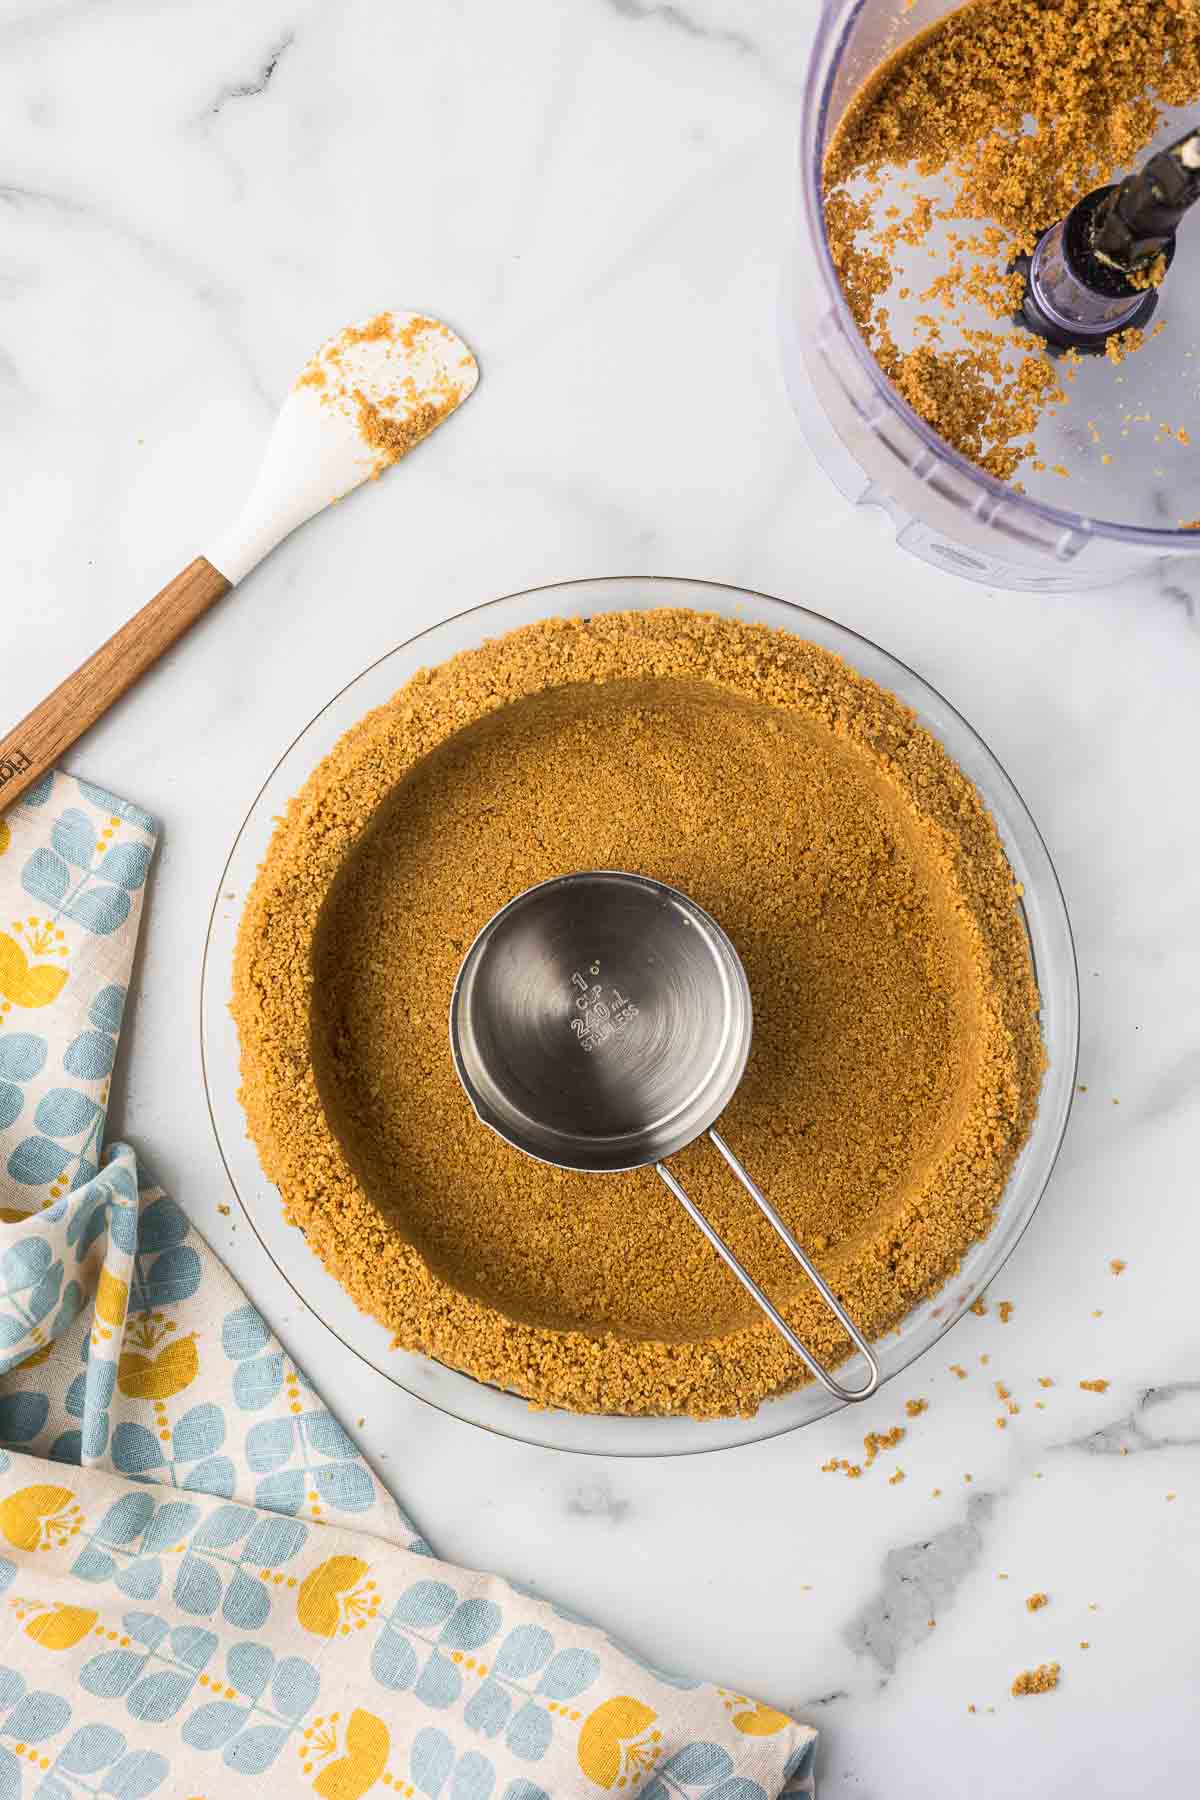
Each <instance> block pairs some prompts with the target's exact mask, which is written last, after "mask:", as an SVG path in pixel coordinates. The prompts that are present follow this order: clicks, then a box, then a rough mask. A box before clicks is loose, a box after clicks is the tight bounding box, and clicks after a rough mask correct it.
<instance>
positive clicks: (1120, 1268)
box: [1108, 1256, 1129, 1275]
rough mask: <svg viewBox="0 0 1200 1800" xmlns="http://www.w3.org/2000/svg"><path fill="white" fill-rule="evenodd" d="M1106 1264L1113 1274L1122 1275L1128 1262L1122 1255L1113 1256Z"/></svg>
mask: <svg viewBox="0 0 1200 1800" xmlns="http://www.w3.org/2000/svg"><path fill="white" fill-rule="evenodd" d="M1108 1266H1109V1268H1110V1269H1111V1270H1112V1272H1113V1274H1114V1275H1123V1274H1124V1273H1125V1270H1126V1269H1127V1268H1128V1267H1129V1264H1128V1263H1127V1262H1126V1261H1125V1259H1124V1257H1121V1256H1114V1257H1113V1259H1112V1261H1111V1262H1110V1263H1109V1265H1108Z"/></svg>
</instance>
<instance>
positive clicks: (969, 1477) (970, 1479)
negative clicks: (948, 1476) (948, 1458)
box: [963, 1475, 975, 1481]
mask: <svg viewBox="0 0 1200 1800" xmlns="http://www.w3.org/2000/svg"><path fill="white" fill-rule="evenodd" d="M974 1479H975V1477H974V1476H973V1475H964V1476H963V1480H964V1481H974Z"/></svg>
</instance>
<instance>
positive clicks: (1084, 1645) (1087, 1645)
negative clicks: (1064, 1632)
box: [1079, 1638, 1092, 1650]
mask: <svg viewBox="0 0 1200 1800" xmlns="http://www.w3.org/2000/svg"><path fill="white" fill-rule="evenodd" d="M1091 1647H1092V1646H1091V1644H1090V1643H1089V1642H1088V1640H1087V1638H1080V1640H1079V1648H1080V1649H1081V1650H1090V1649H1091Z"/></svg>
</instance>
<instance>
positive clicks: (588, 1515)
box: [566, 1481, 632, 1525]
mask: <svg viewBox="0 0 1200 1800" xmlns="http://www.w3.org/2000/svg"><path fill="white" fill-rule="evenodd" d="M566 1511H567V1513H568V1515H569V1516H570V1517H571V1518H573V1519H607V1520H608V1523H609V1524H610V1525H620V1524H621V1523H622V1521H623V1520H624V1519H627V1518H628V1517H629V1514H630V1512H631V1511H632V1502H631V1501H629V1500H622V1499H620V1498H619V1497H618V1496H617V1495H616V1494H614V1493H613V1491H612V1488H611V1487H610V1486H609V1484H608V1482H607V1481H589V1482H588V1483H587V1484H586V1486H584V1487H577V1488H576V1489H575V1491H574V1492H573V1493H571V1494H569V1495H568V1496H567V1503H566Z"/></svg>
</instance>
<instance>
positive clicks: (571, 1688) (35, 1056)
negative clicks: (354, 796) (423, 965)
mask: <svg viewBox="0 0 1200 1800" xmlns="http://www.w3.org/2000/svg"><path fill="white" fill-rule="evenodd" d="M156 835H157V828H156V825H155V821H154V820H153V819H152V818H151V817H150V816H149V815H148V814H147V813H145V812H143V811H141V809H140V808H138V807H136V806H131V805H129V804H128V803H126V802H124V801H121V800H118V799H116V798H115V797H114V796H113V795H111V794H109V793H106V792H105V791H104V790H103V789H101V788H98V787H95V786H93V785H92V784H91V783H89V782H86V781H82V780H78V779H76V778H75V777H73V776H69V775H65V774H56V775H53V776H46V777H45V778H44V779H43V780H41V781H40V782H38V783H37V784H36V785H35V786H34V787H32V788H31V789H29V791H28V792H27V793H26V794H25V795H24V797H23V798H22V800H21V801H20V802H18V803H17V805H16V806H14V807H13V808H12V809H11V810H10V811H9V812H8V814H7V815H5V816H4V817H3V818H0V1443H3V1445H4V1446H5V1448H4V1449H3V1450H0V1800H14V1797H16V1796H24V1795H31V1796H32V1795H38V1796H42V1797H43V1800H75V1797H78V1796H84V1795H87V1796H108V1797H111V1800H142V1797H143V1796H148V1795H159V1796H162V1797H163V1800H167V1797H171V1800H174V1797H175V1796H179V1797H180V1800H189V1797H190V1800H211V1797H212V1796H215V1795H217V1794H218V1793H219V1794H221V1795H222V1796H223V1797H224V1796H228V1797H229V1800H236V1797H237V1796H238V1795H240V1794H245V1795H247V1796H249V1795H254V1794H257V1793H259V1792H261V1791H262V1790H263V1788H264V1786H265V1785H266V1784H268V1783H269V1785H270V1788H271V1791H272V1792H273V1793H274V1794H276V1795H278V1796H281V1797H284V1796H286V1797H291V1796H305V1797H307V1796H310V1795H313V1794H315V1795H318V1796H320V1797H321V1800H360V1797H361V1796H364V1795H368V1794H370V1795H374V1796H383V1795H385V1794H388V1795H394V1794H402V1795H406V1796H412V1795H416V1794H421V1795H426V1796H429V1800H438V1797H442V1800H549V1797H551V1796H563V1795H584V1796H592V1797H596V1800H599V1797H600V1796H602V1795H604V1794H614V1795H615V1794H617V1793H621V1794H623V1795H624V1796H625V1797H626V1800H628V1796H630V1795H632V1794H633V1793H636V1794H638V1795H639V1797H640V1800H771V1797H773V1796H776V1795H781V1794H786V1795H788V1796H789V1797H791V1796H798V1795H801V1794H808V1795H811V1794H812V1792H813V1777H812V1763H813V1756H814V1752H815V1733H814V1732H813V1731H812V1730H811V1729H810V1728H808V1727H807V1726H803V1725H800V1724H797V1723H796V1722H795V1721H794V1720H792V1719H790V1718H788V1717H787V1716H786V1715H785V1714H784V1713H782V1712H778V1711H776V1710H774V1709H773V1708H771V1707H768V1706H765V1705H762V1704H761V1703H758V1702H756V1701H754V1700H753V1699H751V1698H749V1697H748V1696H746V1695H744V1694H740V1693H737V1692H734V1691H733V1690H732V1689H727V1688H720V1687H715V1686H710V1685H707V1684H704V1683H701V1682H698V1681H693V1680H690V1679H687V1678H684V1677H682V1676H675V1675H669V1674H666V1673H664V1672H663V1671H661V1670H658V1669H654V1668H652V1667H650V1666H649V1665H648V1664H646V1663H645V1662H643V1661H642V1660H641V1659H640V1658H638V1657H637V1656H635V1655H634V1653H633V1652H632V1651H630V1650H628V1649H624V1648H621V1647H619V1646H618V1645H617V1644H615V1643H614V1642H613V1641H612V1640H611V1639H610V1638H608V1637H607V1636H606V1635H605V1634H604V1633H603V1632H601V1631H598V1630H597V1629H595V1627H593V1626H590V1625H588V1624H587V1622H586V1621H585V1620H582V1619H580V1618H578V1617H577V1616H576V1615H575V1614H573V1613H569V1612H565V1611H562V1610H560V1609H558V1608H556V1607H555V1606H553V1605H551V1604H549V1603H547V1602H545V1601H542V1600H538V1599H535V1598H534V1597H532V1596H531V1595H530V1594H528V1593H525V1592H522V1591H521V1590H519V1589H518V1588H516V1587H514V1586H513V1585H512V1584H510V1583H506V1582H504V1581H501V1580H498V1579H497V1578H496V1577H494V1576H489V1575H485V1574H475V1573H470V1572H468V1571H466V1570H463V1569H459V1568H456V1567H453V1566H451V1565H448V1564H445V1563H440V1562H438V1561H437V1560H436V1559H435V1557H434V1555H433V1552H432V1551H431V1550H430V1548H429V1546H428V1545H427V1544H426V1543H425V1542H424V1541H423V1540H422V1539H421V1538H420V1537H419V1536H418V1534H417V1533H416V1531H415V1530H414V1529H413V1527H412V1525H411V1524H410V1523H409V1522H408V1520H406V1519H405V1517H404V1515H403V1513H402V1512H401V1511H400V1509H399V1508H398V1506H397V1505H396V1503H395V1501H394V1500H393V1499H392V1498H391V1496H390V1495H389V1494H388V1493H387V1492H386V1491H385V1490H384V1489H383V1488H382V1487H381V1485H380V1484H379V1482H378V1481H377V1480H376V1478H375V1476H374V1474H373V1473H372V1471H371V1470H370V1468H369V1467H368V1466H367V1464H366V1463H365V1462H364V1460H363V1459H362V1457H361V1456H360V1455H359V1453H358V1451H357V1449H356V1447H355V1445H354V1443H353V1441H352V1440H351V1438H350V1437H349V1436H348V1435H347V1434H346V1432H345V1431H344V1430H343V1429H342V1428H341V1426H340V1425H339V1424H338V1422H337V1421H336V1420H335V1419H334V1418H333V1416H332V1415H331V1414H330V1413H329V1412H328V1411H327V1410H326V1408H325V1406H324V1405H323V1404H322V1401H321V1399H320V1396H319V1395H318V1394H317V1393H316V1391H315V1390H314V1388H313V1386H312V1384H311V1383H310V1382H309V1380H308V1378H307V1377H306V1375H305V1373H304V1371H303V1370H302V1369H301V1368H300V1367H299V1366H298V1365H297V1364H296V1363H294V1362H293V1361H292V1360H291V1358H290V1357H289V1356H288V1355H287V1354H286V1353H285V1351H284V1350H283V1348H282V1347H281V1345H280V1344H279V1342H278V1341H277V1339H276V1338H275V1337H274V1335H273V1333H272V1332H271V1329H270V1327H269V1326H268V1325H267V1323H266V1322H265V1320H264V1319H263V1318H262V1316H261V1315H260V1314H259V1313H258V1312H257V1311H256V1310H255V1308H254V1307H253V1306H251V1305H249V1304H248V1303H247V1301H246V1298H245V1296H244V1294H242V1293H241V1292H240V1290H239V1289H238V1287H237V1285H236V1283H235V1282H234V1281H233V1279H232V1277H231V1276H230V1275H229V1273H228V1271H227V1270H226V1269H225V1268H224V1267H223V1265H222V1264H221V1262H220V1261H219V1260H218V1258H217V1257H216V1256H215V1255H214V1254H213V1252H212V1251H211V1250H210V1249H209V1248H208V1246H207V1245H206V1244H205V1243H204V1241H203V1239H202V1238H201V1237H200V1235H199V1233H198V1232H197V1231H196V1230H195V1228H194V1227H193V1226H192V1225H191V1224H190V1223H189V1220H188V1218H187V1215H186V1213H185V1212H184V1210H183V1209H182V1208H181V1207H180V1206H179V1205H178V1204H177V1203H176V1202H175V1201H174V1200H173V1199H171V1198H170V1197H169V1196H168V1195H166V1194H164V1193H162V1192H161V1191H160V1190H159V1189H158V1188H156V1187H154V1186H153V1184H152V1183H151V1181H150V1180H149V1178H148V1176H147V1174H146V1171H145V1169H144V1168H140V1167H139V1163H138V1159H137V1158H136V1156H135V1154H134V1152H133V1150H132V1149H131V1148H130V1147H129V1146H128V1145H126V1144H111V1145H109V1146H108V1147H107V1148H106V1149H102V1142H103V1133H104V1124H105V1112H106V1106H107V1100H108V1085H109V1077H110V1074H111V1071H112V1067H113V1060H114V1056H115V1053H116V1046H117V1039H118V1035H119V1032H120V1029H121V1019H122V1013H123V1010H124V1005H125V996H126V988H127V985H128V981H129V970H130V964H131V962H132V958H133V952H134V946H135V942H136V938H137V930H138V921H139V917H140V912H141V906H142V899H143V896H144V893H145V888H146V880H147V876H148V874H149V871H150V865H151V862H152V859H153V855H154V847H155V839H156ZM184 1078H185V1077H184V1075H183V1073H182V1072H181V1079H184Z"/></svg>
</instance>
